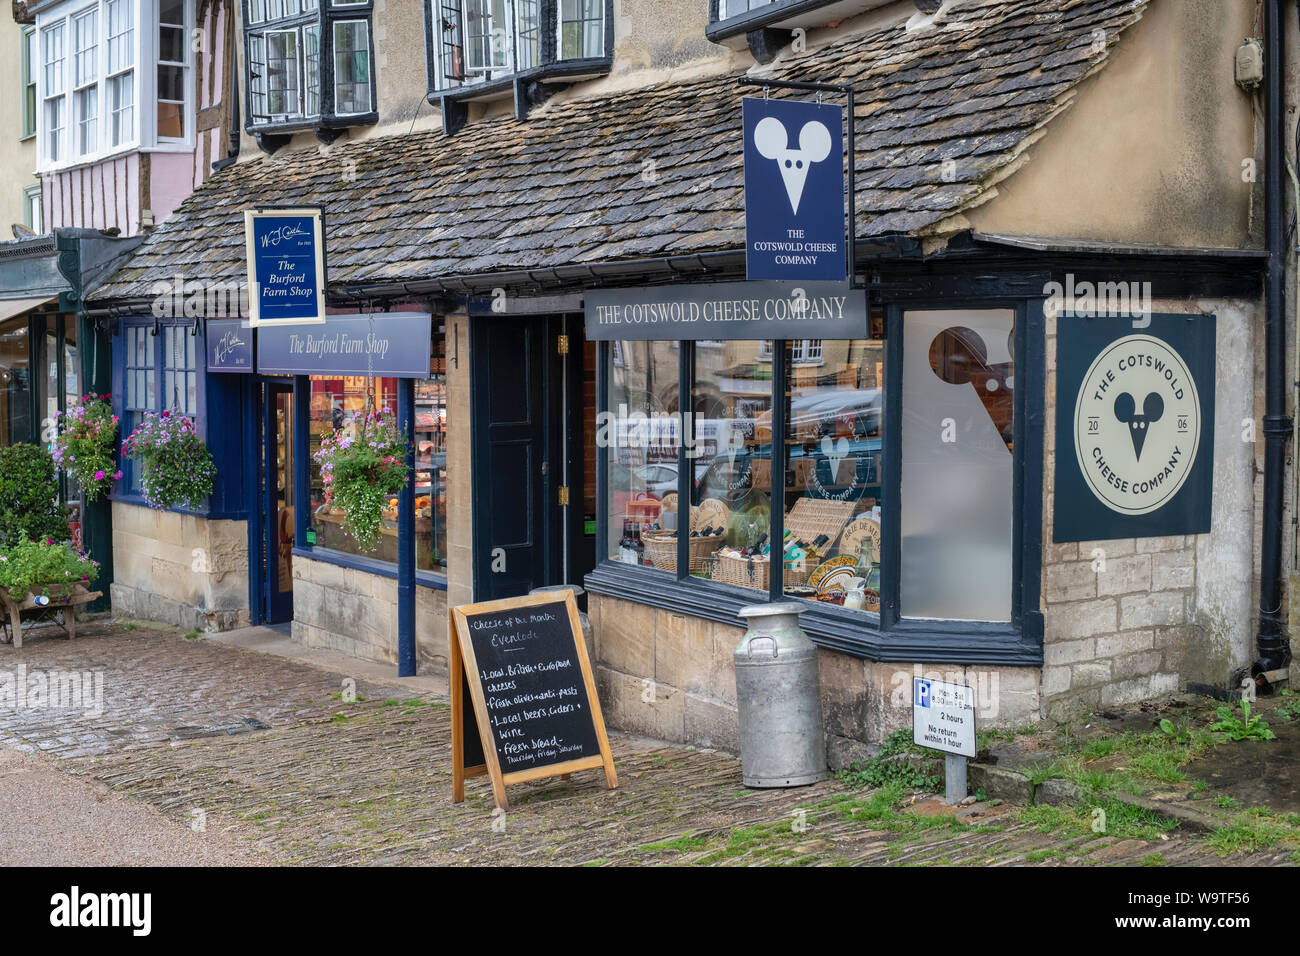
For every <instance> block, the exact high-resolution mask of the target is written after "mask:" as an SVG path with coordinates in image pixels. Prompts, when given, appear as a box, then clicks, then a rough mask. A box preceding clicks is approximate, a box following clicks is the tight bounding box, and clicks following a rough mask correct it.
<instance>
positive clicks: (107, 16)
mask: <svg viewBox="0 0 1300 956" xmlns="http://www.w3.org/2000/svg"><path fill="white" fill-rule="evenodd" d="M114 7H122V8H123V9H125V10H126V11H127V15H128V24H127V28H126V29H125V30H123V31H122V32H120V33H113V32H112V30H113V19H112V15H111V8H114ZM136 13H137V11H136V4H135V3H134V2H133V0H105V2H104V4H103V6H102V15H103V17H104V20H103V24H104V61H103V62H104V70H103V72H104V83H103V87H104V95H103V99H102V103H103V109H102V110H101V115H102V116H103V118H104V121H105V129H104V132H103V139H102V142H103V143H104V144H105V147H106V148H107V149H108V150H109V151H110V152H112V151H115V150H119V149H122V148H124V147H126V146H129V145H130V144H132V143H134V142H135V141H136V139H137V133H136V130H137V128H138V127H137V125H136V123H137V116H136V114H137V113H138V112H139V103H138V102H137V100H138V93H139V79H138V77H139V72H138V70H137V69H136V66H137V63H136V33H137V31H138V25H137V23H136V21H135V16H136ZM123 36H125V37H126V38H127V41H126V50H127V58H126V62H125V64H116V63H113V62H112V60H111V57H112V52H113V41H114V40H117V39H119V38H121V37H123ZM124 77H126V78H128V79H129V80H130V82H129V83H128V84H126V85H127V86H128V88H129V89H130V91H131V102H130V105H129V106H125V107H117V108H115V107H114V105H113V93H114V91H115V90H116V88H117V86H118V85H119V84H118V81H119V80H121V79H122V78H124ZM124 112H127V113H129V118H128V120H127V122H126V134H125V135H124V136H123V137H122V138H121V139H119V140H117V141H114V133H115V131H116V129H117V122H116V120H117V116H118V114H119V113H124Z"/></svg>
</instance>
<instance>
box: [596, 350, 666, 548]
mask: <svg viewBox="0 0 1300 956" xmlns="http://www.w3.org/2000/svg"><path fill="white" fill-rule="evenodd" d="M674 345H675V343H670V342H618V343H611V349H610V355H611V359H610V370H609V373H610V374H609V394H608V396H607V398H608V404H607V406H606V407H607V408H608V411H609V414H608V415H607V421H606V422H604V423H601V424H598V426H597V432H596V445H597V447H598V448H602V449H604V452H603V454H605V455H606V456H607V461H608V466H607V467H608V469H609V498H608V501H609V509H610V511H609V540H608V541H606V542H605V556H606V557H608V558H610V559H611V560H614V561H624V562H626V563H629V564H641V565H649V564H651V563H652V561H653V556H654V551H653V550H647V549H646V542H647V540H648V539H649V538H650V537H651V536H653V534H654V533H655V532H656V531H658V530H661V529H662V528H663V523H664V520H665V518H664V515H663V509H664V502H665V500H667V501H668V504H669V505H670V506H671V507H673V508H674V509H675V507H676V504H675V503H676V500H677V495H676V491H677V446H678V442H679V438H678V436H679V434H680V416H679V415H678V412H679V410H680V409H679V408H678V376H677V371H678V369H677V355H678V350H677V348H675V347H673V346H674ZM669 496H671V497H669ZM674 515H675V511H674ZM670 523H671V521H670ZM660 566H661V568H664V569H667V568H668V567H674V565H671V564H670V565H664V563H663V562H662V561H661V564H660Z"/></svg>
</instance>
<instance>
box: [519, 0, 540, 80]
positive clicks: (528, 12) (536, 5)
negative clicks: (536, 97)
mask: <svg viewBox="0 0 1300 956" xmlns="http://www.w3.org/2000/svg"><path fill="white" fill-rule="evenodd" d="M515 17H516V25H515V38H516V39H515V49H516V61H517V63H518V68H519V69H521V70H527V69H529V68H530V67H534V66H537V65H538V64H539V63H541V61H542V60H541V39H542V31H541V19H540V18H541V0H515Z"/></svg>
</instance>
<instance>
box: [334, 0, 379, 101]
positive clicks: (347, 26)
mask: <svg viewBox="0 0 1300 956" xmlns="http://www.w3.org/2000/svg"><path fill="white" fill-rule="evenodd" d="M368 26H369V25H368V24H367V23H366V22H365V21H363V20H350V21H348V22H346V23H336V24H334V111H335V112H336V113H367V112H369V111H370V38H369V32H370V31H369V29H368Z"/></svg>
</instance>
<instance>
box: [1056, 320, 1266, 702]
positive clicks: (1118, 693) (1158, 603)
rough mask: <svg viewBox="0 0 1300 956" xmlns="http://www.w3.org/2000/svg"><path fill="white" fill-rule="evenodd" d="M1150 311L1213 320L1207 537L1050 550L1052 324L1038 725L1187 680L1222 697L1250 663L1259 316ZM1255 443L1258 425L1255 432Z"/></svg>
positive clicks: (1259, 450) (1083, 544) (1093, 543)
mask: <svg viewBox="0 0 1300 956" xmlns="http://www.w3.org/2000/svg"><path fill="white" fill-rule="evenodd" d="M1152 310H1153V311H1154V312H1158V313H1159V312H1164V313H1177V314H1189V315H1193V316H1196V315H1210V314H1213V315H1216V316H1217V325H1216V334H1217V339H1218V350H1217V356H1216V371H1215V436H1214V500H1213V511H1212V518H1211V528H1210V533H1209V534H1205V535H1187V536H1182V535H1176V536H1173V537H1164V538H1137V539H1134V538H1122V539H1118V540H1112V541H1087V542H1081V543H1078V544H1073V543H1071V544H1053V543H1052V509H1053V506H1054V499H1053V481H1054V477H1055V465H1056V454H1057V449H1056V444H1055V436H1056V412H1057V408H1056V317H1055V316H1054V315H1049V316H1048V317H1047V334H1048V341H1047V360H1048V373H1047V375H1048V381H1047V399H1048V407H1047V416H1046V423H1047V435H1046V448H1047V456H1046V466H1045V469H1044V474H1043V493H1044V495H1045V498H1044V508H1043V534H1044V538H1043V540H1044V554H1043V608H1044V613H1045V616H1046V636H1045V642H1044V667H1043V683H1042V693H1043V699H1044V716H1046V717H1048V718H1051V719H1053V720H1062V719H1066V718H1068V717H1070V716H1073V715H1077V714H1080V713H1085V712H1088V711H1091V710H1096V709H1106V708H1110V707H1116V706H1120V705H1124V704H1131V703H1134V702H1137V701H1140V700H1145V699H1147V698H1150V697H1155V696H1158V695H1160V694H1166V693H1172V692H1174V691H1176V690H1179V689H1180V688H1183V687H1185V686H1186V685H1187V683H1189V682H1191V683H1197V684H1210V685H1214V686H1219V687H1225V688H1226V687H1227V685H1228V683H1229V680H1230V677H1231V673H1232V671H1233V670H1234V669H1235V668H1238V667H1241V666H1243V665H1245V664H1246V663H1247V662H1248V660H1249V654H1250V649H1251V646H1252V645H1251V635H1252V633H1253V626H1254V611H1253V605H1252V600H1251V598H1252V594H1253V589H1254V586H1255V585H1254V582H1255V580H1256V575H1255V572H1254V551H1255V542H1256V541H1257V535H1258V520H1257V513H1258V512H1257V507H1256V496H1255V487H1254V486H1255V466H1256V456H1257V454H1260V453H1262V444H1263V443H1262V441H1254V440H1249V439H1252V437H1253V436H1252V435H1251V429H1250V427H1249V423H1251V422H1257V421H1258V420H1259V410H1258V409H1257V408H1256V401H1255V390H1254V388H1253V387H1252V385H1253V383H1254V381H1255V368H1256V342H1255V339H1256V336H1255V331H1254V330H1255V329H1256V328H1257V327H1258V326H1259V325H1260V324H1261V323H1262V316H1261V315H1260V307H1259V305H1258V304H1257V303H1252V302H1239V301H1221V300H1215V301H1208V300H1206V301H1202V300H1167V301H1159V300H1157V301H1156V302H1154V303H1153V304H1152ZM1117 321H1118V320H1117ZM1067 413H1068V410H1067ZM1260 434H1261V433H1260V432H1259V430H1258V427H1257V426H1256V428H1255V429H1254V435H1255V436H1259V435H1260ZM1060 453H1061V454H1067V453H1068V454H1072V453H1073V452H1072V451H1071V450H1068V449H1066V450H1062V451H1061V452H1060Z"/></svg>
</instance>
